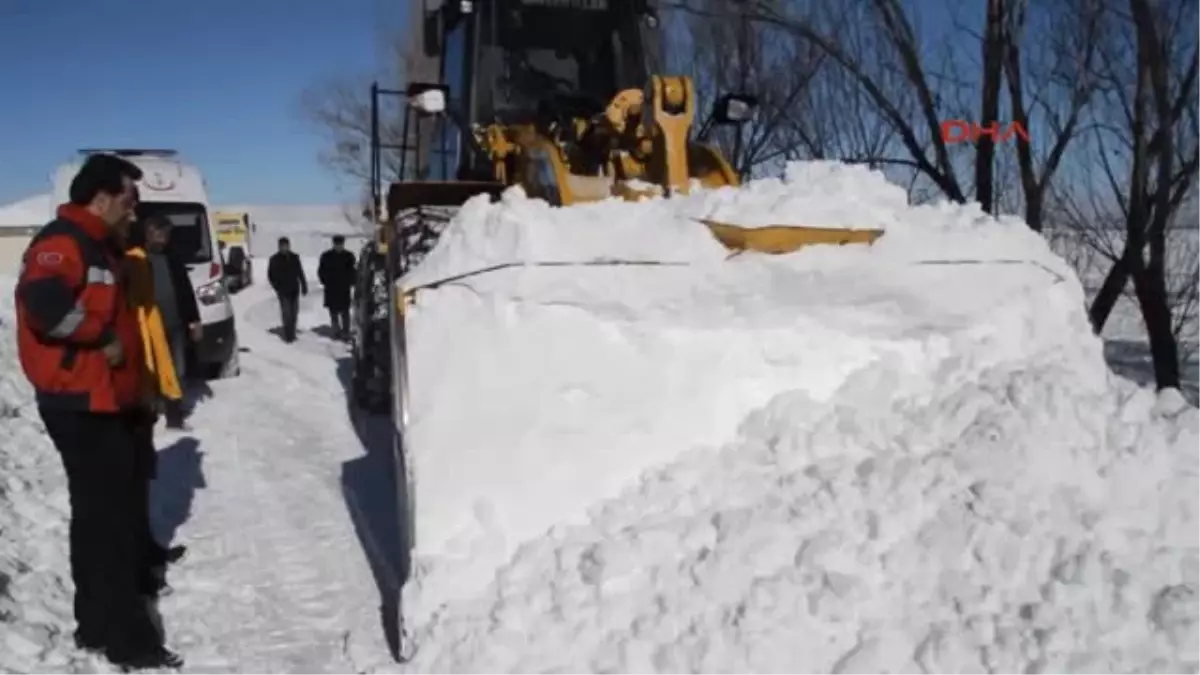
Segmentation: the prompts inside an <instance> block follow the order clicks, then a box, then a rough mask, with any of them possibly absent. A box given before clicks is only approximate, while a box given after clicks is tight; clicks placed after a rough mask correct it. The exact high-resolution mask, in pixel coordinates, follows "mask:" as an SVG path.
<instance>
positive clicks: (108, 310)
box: [16, 154, 183, 668]
mask: <svg viewBox="0 0 1200 675" xmlns="http://www.w3.org/2000/svg"><path fill="white" fill-rule="evenodd" d="M140 178H141V171H140V170H139V169H138V168H137V167H136V166H134V165H133V164H131V163H130V162H128V161H126V160H124V159H122V158H120V157H117V156H115V155H106V154H97V155H92V156H91V157H89V158H88V159H87V161H86V162H85V163H84V165H83V167H82V168H81V169H80V170H79V173H78V174H77V175H76V176H75V178H74V180H72V182H71V187H70V202H69V203H67V204H63V205H62V206H60V207H58V218H56V219H55V220H54V221H52V222H50V223H49V224H48V225H46V226H45V227H43V228H42V229H41V231H39V232H38V233H37V235H35V236H34V238H33V241H32V242H30V244H29V248H28V249H27V250H26V251H25V256H24V258H23V261H22V263H23V264H22V267H21V275H20V278H19V280H18V282H17V288H16V305H17V349H18V353H19V356H20V361H21V367H22V369H23V370H24V371H25V375H26V377H27V378H29V382H30V383H31V384H32V385H33V388H34V391H35V393H36V396H37V404H38V412H39V413H40V414H41V417H42V421H43V422H44V423H45V425H46V432H47V433H48V434H49V436H50V438H51V440H52V441H53V442H54V445H55V447H56V448H57V449H58V452H59V454H60V455H61V456H62V461H63V466H64V468H65V469H66V474H67V486H68V489H69V491H70V495H71V533H70V542H71V576H72V578H73V580H74V582H75V620H76V622H77V623H78V628H77V630H76V632H75V640H76V643H77V644H78V645H79V646H80V647H82V648H85V649H90V650H95V651H103V652H104V653H105V655H106V656H107V657H108V659H109V660H110V661H112V662H113V663H114V664H116V665H118V666H122V667H126V668H163V667H177V666H179V665H182V663H183V661H182V659H180V658H179V657H178V656H177V655H176V654H174V653H172V652H170V651H168V650H167V649H166V648H164V647H163V644H162V637H161V636H160V635H159V633H158V631H157V630H156V629H155V627H154V624H153V622H152V621H151V619H150V614H149V611H148V608H147V607H146V604H145V602H144V601H143V600H142V598H141V597H140V595H139V593H138V569H139V565H138V563H139V556H140V552H139V551H138V548H137V545H138V543H139V542H140V539H139V535H140V532H139V530H138V528H137V526H136V523H137V514H138V513H139V511H138V510H137V502H136V500H137V499H138V497H139V496H140V495H142V494H143V493H142V491H141V490H139V489H138V475H137V459H136V454H135V453H136V446H135V443H134V439H133V437H132V434H131V431H130V428H129V424H128V419H129V415H130V414H131V413H133V414H136V412H137V411H138V410H139V409H142V408H144V406H145V405H146V404H147V400H146V396H145V392H146V391H147V389H146V388H145V386H144V385H145V382H144V381H143V379H142V378H143V377H144V376H145V355H144V354H143V352H142V340H141V336H140V333H139V329H138V320H137V316H136V315H135V314H134V313H133V310H132V309H130V306H129V304H128V301H127V294H126V289H125V287H124V283H125V280H124V279H123V278H122V273H121V265H120V256H121V248H120V246H119V244H118V242H119V240H120V235H121V234H123V232H122V229H123V228H125V227H128V224H129V222H130V221H131V219H132V216H133V208H134V205H135V203H136V199H135V196H134V181H136V180H138V179H140Z"/></svg>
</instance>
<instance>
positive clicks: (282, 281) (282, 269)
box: [267, 237, 308, 342]
mask: <svg viewBox="0 0 1200 675" xmlns="http://www.w3.org/2000/svg"><path fill="white" fill-rule="evenodd" d="M267 281H268V282H270V284H271V288H272V289H274V290H275V296H276V297H277V298H279V315H280V319H281V323H282V324H283V326H282V327H283V341H284V342H295V341H296V319H297V317H298V316H299V315H300V296H301V295H308V280H307V279H305V278H304V266H303V265H301V264H300V256H298V255H296V254H295V253H293V252H292V242H291V241H290V240H288V238H287V237H280V238H279V250H278V251H276V252H275V253H273V254H271V259H270V260H269V261H267Z"/></svg>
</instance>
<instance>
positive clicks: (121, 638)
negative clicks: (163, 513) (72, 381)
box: [39, 407, 162, 657]
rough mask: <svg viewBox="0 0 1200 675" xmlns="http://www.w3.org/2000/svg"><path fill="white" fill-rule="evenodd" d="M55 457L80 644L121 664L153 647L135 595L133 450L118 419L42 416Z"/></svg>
mask: <svg viewBox="0 0 1200 675" xmlns="http://www.w3.org/2000/svg"><path fill="white" fill-rule="evenodd" d="M39 412H40V413H41V417H42V421H43V422H44V423H45V424H46V431H47V433H48V434H49V435H50V438H51V440H52V441H53V442H54V445H55V447H56V448H57V449H58V452H59V454H60V455H61V457H62V461H63V467H64V468H65V469H66V473H67V488H68V490H69V491H70V496H71V534H70V543H71V578H72V580H73V581H74V582H75V621H76V623H77V624H78V634H79V637H80V638H82V639H83V640H85V641H87V642H89V643H91V644H96V645H104V646H105V647H106V648H107V650H108V653H109V656H114V657H120V656H123V655H131V654H136V653H138V652H141V651H143V650H145V649H147V648H149V647H152V646H156V645H160V644H161V643H162V639H161V637H160V636H159V635H158V632H157V631H156V630H155V628H154V624H153V622H152V621H151V619H150V614H149V611H148V608H147V607H146V604H145V602H144V601H143V600H142V598H141V595H140V594H139V593H138V573H139V569H140V568H141V567H142V565H141V558H142V553H141V551H140V548H141V546H140V543H141V540H142V538H143V536H144V533H143V532H141V531H140V529H139V528H138V527H137V526H136V525H135V523H137V522H138V520H139V518H140V515H139V514H140V509H142V508H147V509H148V508H149V507H148V505H147V506H145V507H142V506H141V504H142V503H144V502H145V499H144V495H145V494H146V493H145V492H144V490H143V488H142V485H141V481H140V480H139V478H138V464H139V463H138V460H137V450H136V442H135V440H134V437H133V434H132V433H131V431H130V427H129V423H128V420H127V419H126V418H124V417H123V416H121V415H111V414H99V413H89V412H80V411H71V410H58V409H53V408H45V407H43V408H41V409H40V410H39Z"/></svg>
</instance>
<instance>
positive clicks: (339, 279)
mask: <svg viewBox="0 0 1200 675" xmlns="http://www.w3.org/2000/svg"><path fill="white" fill-rule="evenodd" d="M354 276H355V273H354V254H353V253H351V252H350V251H347V250H345V249H342V250H340V251H338V250H337V249H329V250H328V251H325V252H324V253H322V254H321V262H320V264H318V265H317V278H319V279H320V280H321V285H322V286H324V287H325V306H326V307H328V308H329V309H332V310H335V311H344V310H347V309H350V290H351V289H352V288H354Z"/></svg>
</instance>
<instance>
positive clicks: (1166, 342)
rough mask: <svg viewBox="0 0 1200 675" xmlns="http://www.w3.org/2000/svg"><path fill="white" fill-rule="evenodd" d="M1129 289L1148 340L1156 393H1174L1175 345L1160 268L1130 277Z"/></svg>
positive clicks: (1176, 372)
mask: <svg viewBox="0 0 1200 675" xmlns="http://www.w3.org/2000/svg"><path fill="white" fill-rule="evenodd" d="M1133 288H1134V291H1135V292H1136V293H1137V298H1138V306H1139V307H1140V308H1141V311H1142V320H1143V321H1144V322H1145V324H1146V333H1147V334H1148V335H1149V337H1150V358H1151V359H1152V360H1153V362H1154V382H1155V384H1156V385H1157V386H1158V389H1159V391H1162V390H1163V389H1171V388H1175V389H1178V388H1179V387H1180V379H1179V345H1178V343H1177V342H1176V341H1175V331H1174V330H1172V323H1171V304H1170V298H1169V297H1168V293H1167V281H1166V273H1165V270H1163V268H1162V266H1161V265H1149V266H1147V267H1145V268H1144V269H1142V270H1141V271H1139V272H1136V273H1134V275H1133Z"/></svg>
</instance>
